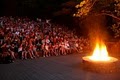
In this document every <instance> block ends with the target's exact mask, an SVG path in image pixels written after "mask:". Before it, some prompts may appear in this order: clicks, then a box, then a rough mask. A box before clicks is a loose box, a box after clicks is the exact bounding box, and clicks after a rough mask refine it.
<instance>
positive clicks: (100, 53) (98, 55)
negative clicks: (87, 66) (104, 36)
mask: <svg viewBox="0 0 120 80" xmlns="http://www.w3.org/2000/svg"><path fill="white" fill-rule="evenodd" d="M90 59H91V60H94V61H108V60H110V57H109V56H108V52H107V49H106V45H105V44H104V43H103V42H102V41H101V42H100V41H97V43H96V47H95V49H94V51H93V55H92V56H90Z"/></svg>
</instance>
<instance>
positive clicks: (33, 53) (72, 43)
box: [0, 16, 89, 62]
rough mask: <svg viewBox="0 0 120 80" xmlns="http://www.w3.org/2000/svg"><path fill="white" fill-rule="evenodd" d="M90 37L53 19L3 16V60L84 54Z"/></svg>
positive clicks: (0, 50)
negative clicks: (51, 20)
mask: <svg viewBox="0 0 120 80" xmlns="http://www.w3.org/2000/svg"><path fill="white" fill-rule="evenodd" d="M88 46H89V40H88V39H87V38H83V37H77V36H76V35H75V33H74V32H73V31H71V30H69V29H67V28H66V27H65V26H64V25H62V26H61V25H58V24H55V23H52V22H50V20H47V19H46V20H42V19H39V18H37V19H36V20H33V19H29V18H27V17H24V18H21V17H5V16H4V17H0V59H1V61H2V62H3V61H9V62H13V61H14V60H16V59H18V58H19V59H22V60H23V59H34V58H39V57H49V56H59V55H67V54H72V53H82V51H83V50H84V49H89V47H88Z"/></svg>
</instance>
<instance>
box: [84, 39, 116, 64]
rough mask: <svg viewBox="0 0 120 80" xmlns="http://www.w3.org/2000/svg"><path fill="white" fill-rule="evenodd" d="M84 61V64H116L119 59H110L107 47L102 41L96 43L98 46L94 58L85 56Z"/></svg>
mask: <svg viewBox="0 0 120 80" xmlns="http://www.w3.org/2000/svg"><path fill="white" fill-rule="evenodd" d="M82 59H83V61H84V62H100V63H101V62H102V63H103V62H105V63H106V62H107V63H111V62H116V61H117V60H118V59H117V58H114V57H110V56H109V55H108V52H107V48H106V45H105V44H104V42H103V41H102V40H101V41H100V40H97V41H96V46H95V49H94V51H93V55H92V56H85V57H83V58H82Z"/></svg>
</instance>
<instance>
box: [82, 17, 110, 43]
mask: <svg viewBox="0 0 120 80" xmlns="http://www.w3.org/2000/svg"><path fill="white" fill-rule="evenodd" d="M84 27H85V29H86V31H87V33H88V36H89V38H90V40H91V42H92V44H95V41H96V40H97V39H99V40H102V41H105V40H107V39H108V31H107V26H106V19H105V16H88V17H87V18H86V20H85V21H84Z"/></svg>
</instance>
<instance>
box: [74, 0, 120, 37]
mask: <svg viewBox="0 0 120 80" xmlns="http://www.w3.org/2000/svg"><path fill="white" fill-rule="evenodd" d="M75 7H76V8H77V12H76V13H75V14H73V16H75V17H87V15H107V16H111V17H112V18H113V21H114V24H113V25H112V27H111V29H112V30H113V32H114V33H115V38H117V37H120V0H83V1H81V2H80V3H79V4H77V5H76V6H75Z"/></svg>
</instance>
